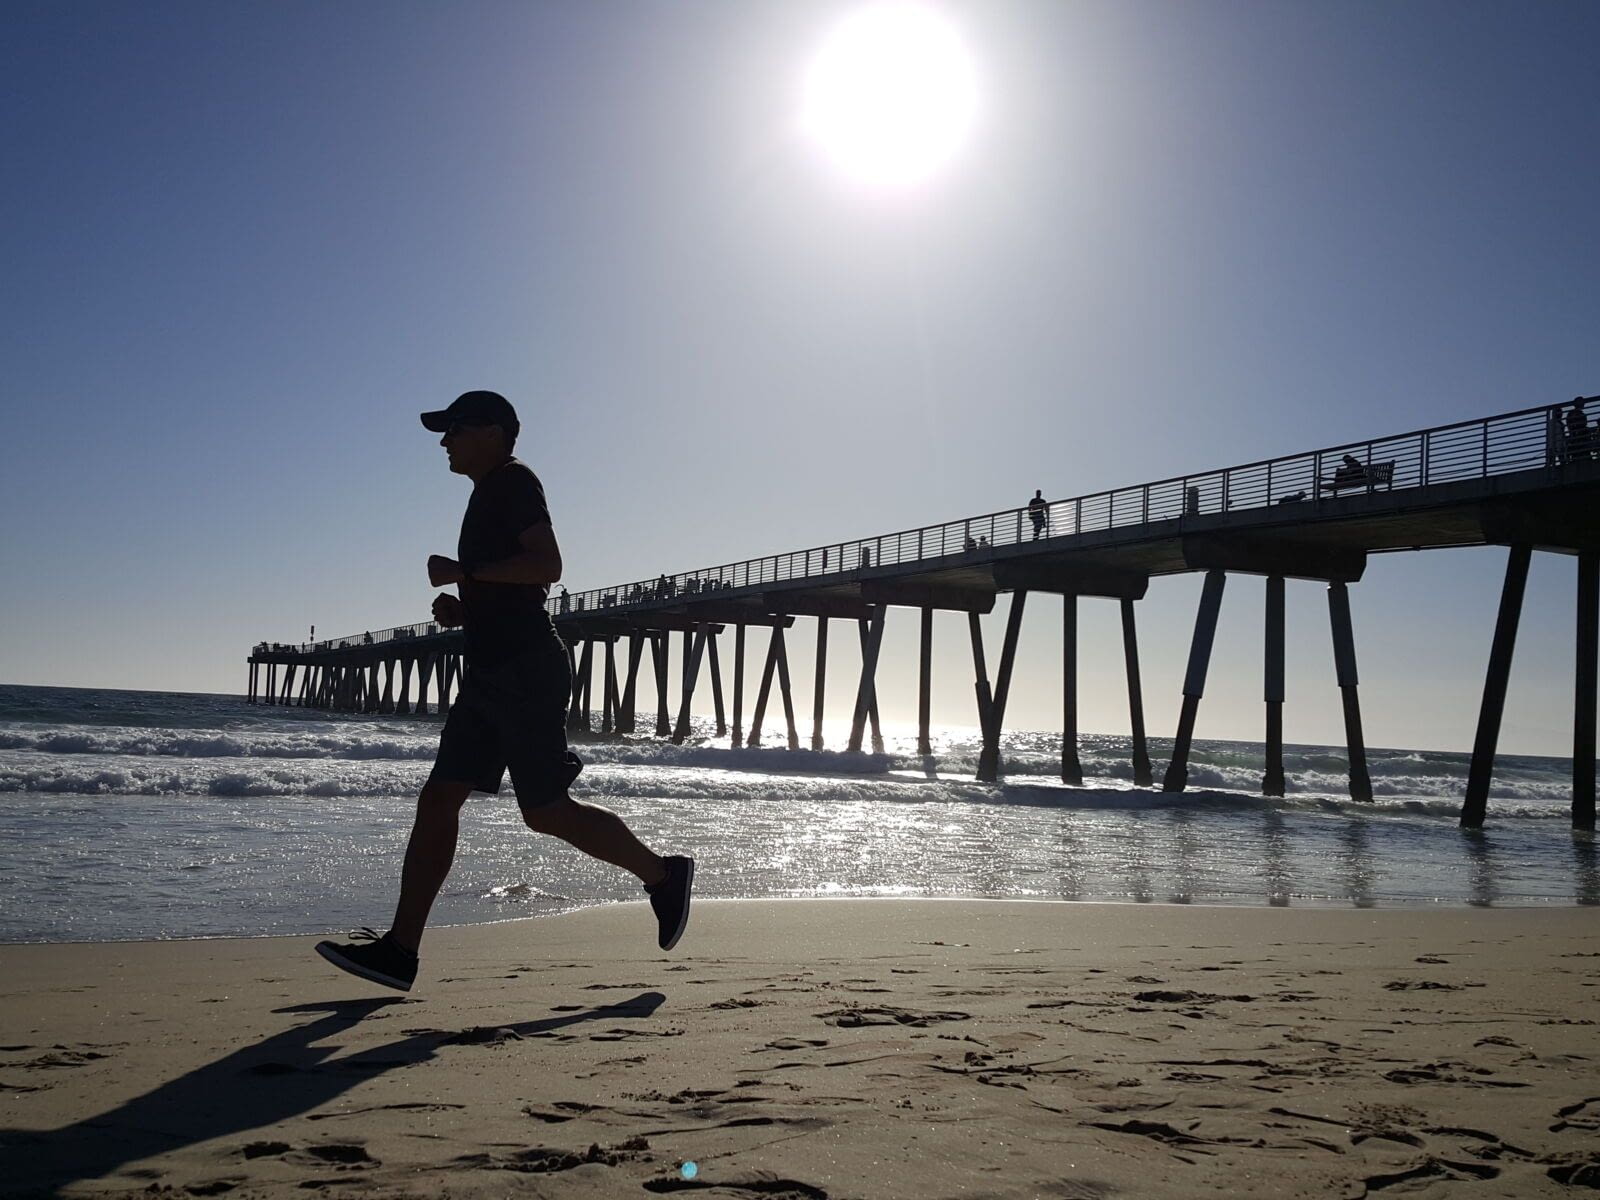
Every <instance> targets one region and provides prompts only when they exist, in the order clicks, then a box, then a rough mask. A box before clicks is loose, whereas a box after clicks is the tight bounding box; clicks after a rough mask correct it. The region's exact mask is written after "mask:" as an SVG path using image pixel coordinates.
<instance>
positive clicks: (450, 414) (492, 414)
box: [422, 392, 522, 438]
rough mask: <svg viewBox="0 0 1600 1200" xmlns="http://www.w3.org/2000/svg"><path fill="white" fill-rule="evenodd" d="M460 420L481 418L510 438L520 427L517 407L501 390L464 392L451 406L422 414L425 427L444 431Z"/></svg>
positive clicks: (435, 430) (439, 431)
mask: <svg viewBox="0 0 1600 1200" xmlns="http://www.w3.org/2000/svg"><path fill="white" fill-rule="evenodd" d="M457 421H481V422H482V423H483V424H485V425H498V426H500V428H501V429H504V430H505V431H506V435H507V436H508V437H513V438H514V437H516V436H517V433H518V432H519V431H520V430H521V428H522V425H521V422H519V421H518V420H517V410H516V409H514V408H512V407H511V401H509V400H507V399H506V398H505V397H504V396H502V395H501V394H500V393H499V392H462V393H461V395H459V396H457V397H456V398H455V399H454V400H452V401H451V402H450V407H449V408H441V409H439V410H438V411H437V412H425V413H423V414H422V424H423V427H424V428H425V429H431V430H432V431H433V432H434V433H443V432H444V431H445V430H447V429H449V428H450V426H451V425H453V424H455V422H457Z"/></svg>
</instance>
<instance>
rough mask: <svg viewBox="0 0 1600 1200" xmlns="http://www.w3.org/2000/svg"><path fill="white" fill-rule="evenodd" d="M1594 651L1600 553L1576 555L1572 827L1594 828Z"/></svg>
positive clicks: (1599, 632)
mask: <svg viewBox="0 0 1600 1200" xmlns="http://www.w3.org/2000/svg"><path fill="white" fill-rule="evenodd" d="M1597 649H1600V551H1596V550H1585V551H1583V552H1581V553H1580V554H1579V555H1578V636H1577V671H1576V689H1575V691H1576V695H1575V697H1574V703H1573V706H1572V707H1573V719H1572V827H1573V828H1574V829H1593V828H1594V742H1595V725H1594V722H1595V684H1596V659H1597V653H1596V652H1597Z"/></svg>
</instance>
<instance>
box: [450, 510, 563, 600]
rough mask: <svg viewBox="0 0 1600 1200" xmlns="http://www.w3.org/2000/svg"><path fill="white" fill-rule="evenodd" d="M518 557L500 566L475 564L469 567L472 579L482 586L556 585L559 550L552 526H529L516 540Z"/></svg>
mask: <svg viewBox="0 0 1600 1200" xmlns="http://www.w3.org/2000/svg"><path fill="white" fill-rule="evenodd" d="M517 542H518V544H519V545H520V546H521V547H522V552H521V553H520V554H513V555H512V556H511V557H510V558H502V559H501V560H500V561H499V562H492V563H478V564H477V565H475V566H472V567H470V568H469V569H470V571H471V573H472V578H473V579H474V580H476V581H479V582H482V583H537V584H549V583H558V582H559V581H560V579H561V547H560V546H558V545H557V544H556V530H555V526H553V525H551V524H550V523H549V522H548V521H541V522H540V523H539V524H537V525H530V526H528V528H526V529H524V530H523V531H522V533H521V534H519V535H518V537H517Z"/></svg>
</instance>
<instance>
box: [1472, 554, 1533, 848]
mask: <svg viewBox="0 0 1600 1200" xmlns="http://www.w3.org/2000/svg"><path fill="white" fill-rule="evenodd" d="M1532 559H1533V547H1532V546H1531V545H1528V544H1527V543H1521V544H1518V545H1515V546H1512V547H1511V552H1510V554H1509V555H1508V556H1507V557H1506V579H1505V584H1504V585H1503V586H1502V587H1501V589H1500V611H1499V613H1498V614H1497V615H1496V617H1495V623H1494V642H1493V644H1492V645H1491V646H1490V648H1489V670H1488V674H1487V675H1486V676H1485V678H1484V681H1483V703H1482V704H1481V705H1480V706H1479V709H1478V733H1477V736H1476V737H1475V738H1473V741H1472V764H1471V766H1469V767H1468V768H1467V795H1466V799H1465V800H1464V801H1462V804H1461V826H1462V828H1463V829H1481V828H1482V827H1483V818H1484V814H1485V812H1486V811H1487V809H1488V805H1489V781H1490V779H1491V778H1492V776H1493V775H1494V753H1495V747H1496V746H1497V744H1498V743H1499V740H1500V719H1501V716H1502V715H1503V714H1504V712H1505V707H1506V685H1507V683H1508V682H1509V681H1510V678H1511V655H1512V652H1513V651H1514V650H1516V648H1517V623H1518V622H1519V621H1520V620H1521V617H1522V596H1523V593H1524V591H1525V590H1526V589H1527V586H1528V564H1529V562H1530V561H1532Z"/></svg>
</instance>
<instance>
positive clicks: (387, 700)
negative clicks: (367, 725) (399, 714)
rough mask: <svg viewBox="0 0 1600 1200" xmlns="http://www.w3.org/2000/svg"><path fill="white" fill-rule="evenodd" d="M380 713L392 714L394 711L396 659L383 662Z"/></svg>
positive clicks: (387, 659)
mask: <svg viewBox="0 0 1600 1200" xmlns="http://www.w3.org/2000/svg"><path fill="white" fill-rule="evenodd" d="M378 711H379V712H381V713H392V712H393V711H394V659H392V658H386V659H384V660H383V699H382V700H380V701H378Z"/></svg>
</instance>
